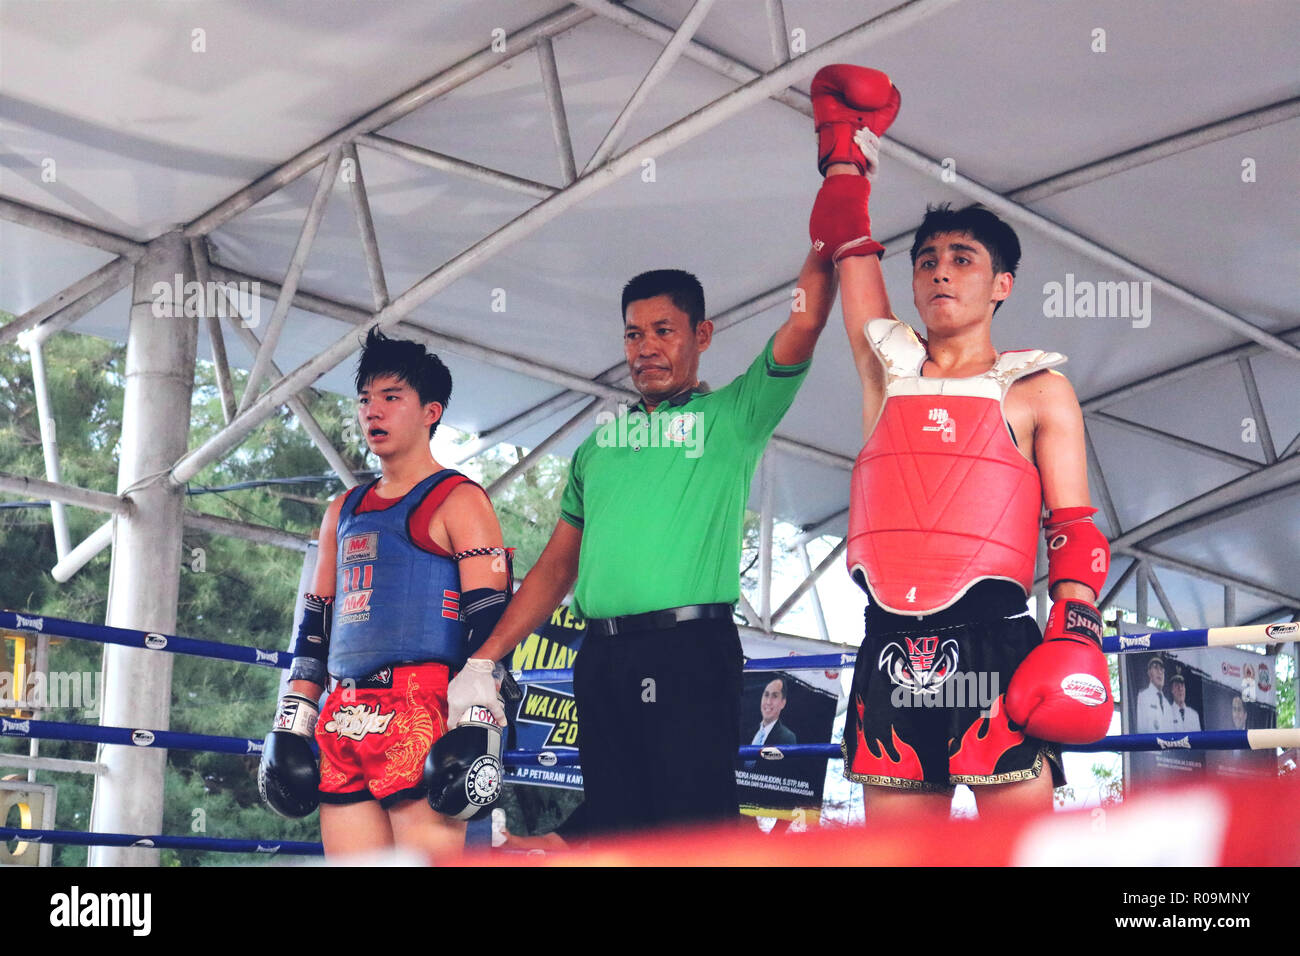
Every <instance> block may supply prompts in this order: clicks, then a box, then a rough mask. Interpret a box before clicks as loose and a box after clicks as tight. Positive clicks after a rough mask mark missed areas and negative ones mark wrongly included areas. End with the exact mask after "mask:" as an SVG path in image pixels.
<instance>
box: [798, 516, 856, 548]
mask: <svg viewBox="0 0 1300 956" xmlns="http://www.w3.org/2000/svg"><path fill="white" fill-rule="evenodd" d="M848 516H849V509H848V508H841V509H840V510H839V511H836V512H835V513H834V514H829V515H827V516H826V517H825V518H822V519H821V520H819V521H814V522H813V523H812V524H811V525H809V526H808V527H807V528H805V529H804V530H803V533H802V534H801V535H799V537H797V538H795V539H794V541H795V544H807V543H808V542H809V541H811V540H812V539H813V538H820V537H821V536H822V535H824V534H827V533H828V532H827V531H826V530H825V529H826V528H829V527H830V526H831V525H834V524H835V523H837V522H839V521H843V520H844V519H845V518H847V517H848Z"/></svg>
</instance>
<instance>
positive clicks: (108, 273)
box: [0, 256, 131, 345]
mask: <svg viewBox="0 0 1300 956" xmlns="http://www.w3.org/2000/svg"><path fill="white" fill-rule="evenodd" d="M130 281H131V260H130V259H127V258H125V257H122V256H119V257H118V258H116V259H114V260H113V261H112V262H109V263H107V264H106V265H102V266H100V267H99V268H98V269H96V270H95V271H94V272H92V273H90V274H89V275H86V276H82V277H81V278H80V279H78V280H77V281H76V282H74V283H72V285H70V286H68V287H67V288H66V289H62V290H60V291H58V292H56V293H54V295H52V296H50V297H49V298H48V299H46V300H45V301H44V302H42V303H40V304H39V305H34V306H32V307H31V308H30V309H28V310H27V311H26V312H24V313H23V314H22V315H20V316H18V317H17V318H15V319H14V320H13V321H12V322H10V323H9V324H8V325H6V326H5V327H4V328H2V329H0V345H3V344H4V343H5V342H8V341H10V340H11V339H14V338H17V337H19V336H21V335H22V334H23V333H24V332H26V331H27V330H28V329H35V328H37V327H39V326H40V324H41V323H42V322H44V321H45V320H46V319H48V318H50V317H51V316H54V315H58V314H59V313H60V312H62V311H64V310H65V309H67V308H69V307H70V306H72V305H74V304H76V303H77V302H78V300H80V299H83V298H86V297H88V296H89V295H91V294H92V293H94V292H99V291H103V290H105V289H108V290H111V291H109V293H108V295H112V294H113V293H114V292H116V291H117V290H118V289H120V288H122V286H123V285H125V284H126V283H128V282H130ZM104 298H107V296H104V297H103V298H101V299H99V300H98V301H97V302H96V303H95V304H96V305H97V304H98V303H99V302H102V301H103V300H104ZM83 314H84V313H83ZM78 318H80V316H78Z"/></svg>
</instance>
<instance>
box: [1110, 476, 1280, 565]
mask: <svg viewBox="0 0 1300 956" xmlns="http://www.w3.org/2000/svg"><path fill="white" fill-rule="evenodd" d="M1282 461H1285V459H1283V460H1282ZM1282 461H1279V462H1278V463H1277V464H1274V465H1266V466H1264V468H1263V469H1261V470H1260V471H1257V472H1255V473H1254V475H1246V476H1245V477H1244V478H1239V479H1237V480H1236V481H1231V482H1228V483H1227V484H1226V485H1220V486H1219V487H1218V488H1216V489H1214V490H1213V491H1210V492H1207V493H1206V494H1204V495H1201V497H1199V498H1193V499H1192V500H1191V501H1189V502H1186V503H1185V504H1184V505H1180V506H1179V507H1177V508H1171V509H1170V510H1169V511H1166V512H1165V513H1164V514H1163V515H1157V516H1156V517H1155V518H1152V519H1151V520H1150V521H1148V522H1147V523H1146V524H1144V525H1141V526H1139V527H1137V528H1134V529H1133V530H1131V531H1129V532H1127V533H1125V534H1124V535H1122V536H1121V537H1120V538H1119V539H1118V540H1117V542H1115V543H1118V544H1119V545H1120V546H1121V547H1123V546H1125V545H1129V544H1136V545H1140V546H1142V547H1147V548H1149V547H1151V546H1152V545H1155V544H1159V543H1160V542H1162V541H1168V540H1169V539H1170V538H1176V537H1178V536H1179V535H1184V534H1187V533H1188V532H1190V531H1195V530H1196V529H1198V528H1203V527H1205V526H1206V525H1208V524H1214V523H1215V522H1216V521H1222V520H1223V519H1224V518H1230V517H1232V516H1233V515H1235V514H1238V513H1240V512H1242V511H1247V510H1250V509H1252V508H1258V507H1259V506H1261V505H1264V504H1267V503H1268V502H1270V501H1275V500H1277V499H1279V498H1289V497H1291V496H1293V495H1296V494H1298V493H1300V481H1293V482H1292V483H1291V484H1288V485H1283V486H1281V487H1278V488H1272V489H1270V490H1268V491H1258V492H1256V491H1252V492H1250V493H1247V491H1246V489H1245V488H1244V487H1242V485H1243V483H1244V482H1245V481H1246V480H1247V479H1248V478H1253V477H1255V475H1260V474H1263V473H1264V471H1271V470H1273V469H1279V468H1281V466H1282ZM1292 464H1293V467H1291V468H1289V469H1287V471H1288V472H1289V473H1290V474H1295V472H1296V471H1298V470H1300V468H1297V467H1294V466H1300V461H1296V462H1293V463H1292ZM1270 477H1277V478H1281V477H1283V475H1282V474H1280V473H1279V474H1277V475H1274V476H1270ZM1174 515H1177V516H1178V519H1177V520H1172V519H1173V516H1174Z"/></svg>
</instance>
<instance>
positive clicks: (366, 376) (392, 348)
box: [356, 329, 451, 438]
mask: <svg viewBox="0 0 1300 956" xmlns="http://www.w3.org/2000/svg"><path fill="white" fill-rule="evenodd" d="M381 375H394V376H396V377H397V378H399V379H401V380H402V381H403V382H405V383H406V384H407V385H409V386H411V388H413V389H415V392H416V394H417V395H419V396H420V404H421V405H428V404H429V403H430V402H437V403H438V404H440V405H441V406H442V409H443V414H444V415H445V414H446V412H447V402H448V401H449V400H450V399H451V372H449V371H448V370H447V366H445V365H443V364H442V359H440V358H438V356H436V355H434V354H433V353H432V352H430V351H427V350H426V349H425V347H424V346H423V345H421V344H420V343H419V342H412V341H409V340H408V339H390V338H389V337H388V336H387V335H385V334H384V333H383V332H380V331H379V330H378V329H371V330H370V332H369V333H368V334H367V335H366V344H365V345H364V346H363V347H362V349H361V358H360V359H359V360H358V361H357V378H356V384H357V391H358V392H360V391H361V390H362V389H363V388H366V387H368V386H369V385H370V383H371V382H372V381H374V380H375V378H377V377H379V376H381ZM441 421H442V416H441V415H440V416H439V417H438V421H436V422H434V423H433V424H432V425H430V426H429V437H430V438H433V433H434V432H435V431H436V430H437V428H438V424H439V423H440V422H441Z"/></svg>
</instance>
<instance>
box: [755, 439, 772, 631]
mask: <svg viewBox="0 0 1300 956" xmlns="http://www.w3.org/2000/svg"><path fill="white" fill-rule="evenodd" d="M758 478H759V492H758V493H759V501H760V502H761V504H760V506H759V508H760V510H759V516H758V613H759V616H760V617H761V618H762V619H763V630H765V631H768V632H771V630H772V621H773V618H772V503H773V497H774V492H775V487H774V486H775V484H776V482H775V480H774V478H773V476H772V452H771V451H767V452H764V453H763V458H762V459H761V460H760V461H759V464H758Z"/></svg>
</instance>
